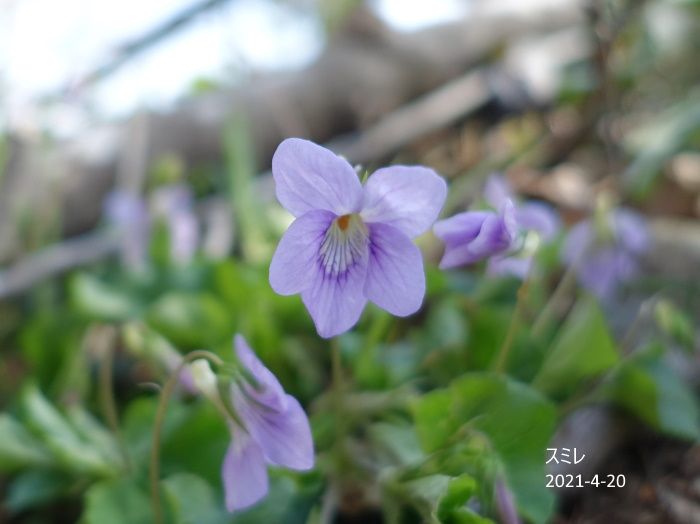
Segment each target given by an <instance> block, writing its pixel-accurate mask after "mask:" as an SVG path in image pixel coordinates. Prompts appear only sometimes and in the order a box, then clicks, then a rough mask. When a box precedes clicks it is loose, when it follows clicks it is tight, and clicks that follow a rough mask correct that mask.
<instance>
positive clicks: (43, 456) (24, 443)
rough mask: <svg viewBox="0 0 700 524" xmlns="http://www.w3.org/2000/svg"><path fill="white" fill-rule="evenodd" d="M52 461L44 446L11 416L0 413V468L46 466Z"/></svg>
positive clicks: (4, 469)
mask: <svg viewBox="0 0 700 524" xmlns="http://www.w3.org/2000/svg"><path fill="white" fill-rule="evenodd" d="M51 462H52V460H51V454H50V453H49V451H48V450H47V449H46V447H45V446H44V445H43V444H42V443H41V442H39V441H38V440H37V439H36V438H34V436H33V435H31V434H30V433H29V432H28V431H27V430H26V429H25V427H24V426H23V425H22V424H20V423H19V422H17V420H15V419H14V418H12V416H10V415H8V414H6V413H2V414H0V470H2V471H14V470H16V469H19V468H25V467H39V466H48V465H50V464H51Z"/></svg>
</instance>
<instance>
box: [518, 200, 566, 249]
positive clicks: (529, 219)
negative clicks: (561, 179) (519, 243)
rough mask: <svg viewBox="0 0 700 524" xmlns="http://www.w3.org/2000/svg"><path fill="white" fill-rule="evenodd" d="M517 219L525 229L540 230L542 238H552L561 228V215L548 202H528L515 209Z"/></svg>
mask: <svg viewBox="0 0 700 524" xmlns="http://www.w3.org/2000/svg"><path fill="white" fill-rule="evenodd" d="M515 219H516V221H517V222H518V225H519V226H520V227H521V228H523V229H530V230H533V231H536V232H538V233H539V234H540V235H541V236H542V239H543V240H545V241H547V240H551V239H552V238H553V237H554V236H555V235H556V234H557V233H558V232H559V229H560V224H559V217H558V216H557V214H556V213H555V212H554V210H553V209H552V208H551V207H550V206H548V205H547V204H543V203H539V202H528V203H526V204H523V205H521V206H519V207H518V208H517V209H516V210H515Z"/></svg>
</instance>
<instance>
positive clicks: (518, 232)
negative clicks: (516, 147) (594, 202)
mask: <svg viewBox="0 0 700 524" xmlns="http://www.w3.org/2000/svg"><path fill="white" fill-rule="evenodd" d="M484 197H485V199H486V201H487V203H488V204H489V205H491V206H492V207H493V210H478V211H467V212H464V213H458V214H457V215H455V216H453V217H451V218H447V219H445V220H440V221H438V222H436V223H435V226H434V228H433V231H434V232H435V235H437V236H438V237H439V238H440V239H441V240H442V241H443V242H444V243H445V253H444V255H443V257H442V260H441V261H440V267H441V268H442V269H449V268H454V267H460V266H465V265H471V264H475V263H477V262H480V261H482V260H485V259H488V266H487V271H488V272H489V273H491V274H497V275H513V276H516V277H519V278H525V277H526V276H527V274H528V273H529V271H530V268H531V266H532V261H533V254H534V249H533V247H532V246H531V245H529V244H531V242H530V240H534V244H535V245H536V244H537V243H538V242H539V241H545V242H546V241H549V240H551V239H552V238H553V237H554V236H555V235H556V234H557V232H558V231H559V220H558V218H557V216H556V214H555V213H554V211H553V210H552V209H551V208H550V207H549V206H547V205H545V204H541V203H536V202H527V203H522V204H520V203H517V202H516V200H515V197H514V195H513V193H512V191H511V189H510V187H509V185H508V183H507V181H506V180H505V178H503V177H502V176H500V175H493V176H491V177H490V178H489V180H488V181H487V183H486V187H485V189H484ZM532 233H535V235H533V234H532Z"/></svg>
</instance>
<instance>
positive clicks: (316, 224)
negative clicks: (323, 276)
mask: <svg viewBox="0 0 700 524" xmlns="http://www.w3.org/2000/svg"><path fill="white" fill-rule="evenodd" d="M334 218H335V215H334V214H333V213H331V212H329V211H319V210H315V211H309V212H308V213H305V214H304V215H302V216H300V217H299V218H297V219H296V220H295V221H294V222H292V225H291V226H289V229H287V232H286V233H285V234H284V236H283V237H282V240H280V243H279V244H278V245H277V250H276V251H275V254H274V255H273V256H272V262H271V263H270V286H272V289H274V290H275V292H277V293H279V294H280V295H294V294H296V293H300V292H302V291H304V290H305V289H306V288H308V287H309V286H310V285H311V284H312V276H313V272H312V271H309V268H310V267H312V266H314V264H315V263H316V259H317V258H318V256H319V251H320V248H321V243H322V242H323V238H324V235H325V234H326V231H327V230H328V227H329V225H330V223H331V222H332V221H333V219H334Z"/></svg>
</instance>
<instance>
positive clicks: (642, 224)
mask: <svg viewBox="0 0 700 524" xmlns="http://www.w3.org/2000/svg"><path fill="white" fill-rule="evenodd" d="M650 246H651V237H650V235H649V230H648V227H647V224H646V221H645V220H644V218H643V217H642V216H641V215H639V214H638V213H636V212H634V211H631V210H628V209H615V210H613V211H610V212H609V213H607V214H606V215H604V218H602V219H601V220H600V221H595V220H594V219H593V218H590V219H587V220H584V221H582V222H579V223H578V224H576V225H575V226H574V227H573V228H572V229H571V231H570V232H569V235H568V236H567V238H566V241H565V242H564V246H563V249H562V258H563V260H564V262H565V263H566V264H568V265H569V266H573V267H574V270H575V271H576V273H577V276H578V280H579V282H580V283H581V285H582V286H583V287H585V288H586V289H588V290H589V291H591V292H592V293H593V294H595V295H596V296H598V297H599V298H601V299H603V300H607V299H610V298H611V297H612V296H613V295H614V294H615V292H616V291H617V289H618V288H619V287H620V286H621V285H622V284H625V283H626V282H629V281H630V280H632V279H633V278H634V277H636V276H637V275H638V274H639V263H638V259H639V256H640V255H641V254H643V253H645V252H646V251H647V250H648V249H649V248H650Z"/></svg>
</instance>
